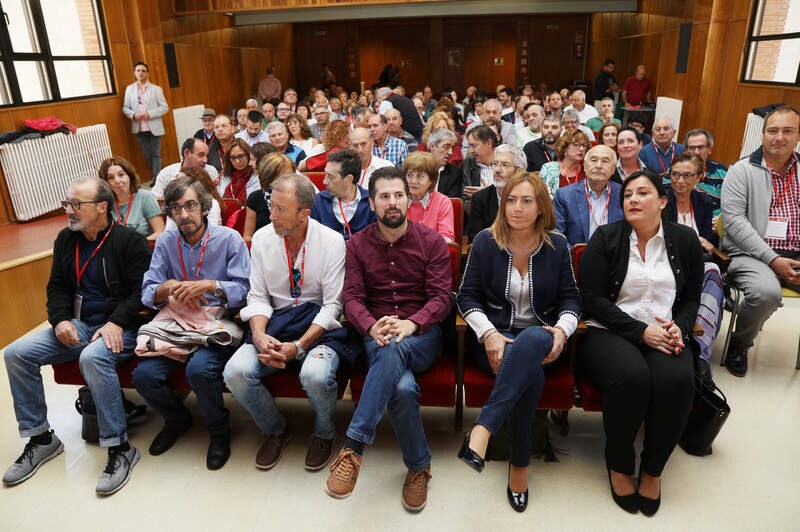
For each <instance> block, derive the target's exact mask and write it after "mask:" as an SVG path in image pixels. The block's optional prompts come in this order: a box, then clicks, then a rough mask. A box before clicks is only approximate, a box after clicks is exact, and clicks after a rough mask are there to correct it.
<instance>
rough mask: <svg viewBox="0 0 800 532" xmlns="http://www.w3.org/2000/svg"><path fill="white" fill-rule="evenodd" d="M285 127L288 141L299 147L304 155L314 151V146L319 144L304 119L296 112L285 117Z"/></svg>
mask: <svg viewBox="0 0 800 532" xmlns="http://www.w3.org/2000/svg"><path fill="white" fill-rule="evenodd" d="M286 129H287V130H288V131H289V137H290V138H289V142H290V143H291V144H292V145H293V146H296V147H297V148H300V149H301V150H303V151H304V152H306V155H308V154H310V153H315V148H316V147H317V146H319V145H320V143H319V141H318V140H317V139H316V138H315V137H314V134H313V132H312V130H311V128H310V127H309V125H308V122H306V119H305V118H303V117H302V116H300V115H299V114H297V113H292V114H290V115H289V117H288V118H287V119H286Z"/></svg>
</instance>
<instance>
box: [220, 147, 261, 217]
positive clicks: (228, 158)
mask: <svg viewBox="0 0 800 532" xmlns="http://www.w3.org/2000/svg"><path fill="white" fill-rule="evenodd" d="M258 188H259V183H258V178H257V177H256V175H255V172H253V167H252V166H250V146H248V145H247V142H245V141H244V140H242V139H233V140H232V141H231V143H230V145H229V146H228V152H227V153H226V154H225V165H224V168H223V170H222V176H220V180H219V191H220V192H221V193H222V197H223V198H234V199H236V200H237V201H238V202H239V204H240V205H244V204H245V202H246V201H247V194H248V190H249V191H250V192H252V191H253V190H257V189H258Z"/></svg>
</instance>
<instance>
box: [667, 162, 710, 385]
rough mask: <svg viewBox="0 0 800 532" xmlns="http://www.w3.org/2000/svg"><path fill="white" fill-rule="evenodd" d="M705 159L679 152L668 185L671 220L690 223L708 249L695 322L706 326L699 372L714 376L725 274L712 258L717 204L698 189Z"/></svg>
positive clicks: (696, 338) (702, 340)
mask: <svg viewBox="0 0 800 532" xmlns="http://www.w3.org/2000/svg"><path fill="white" fill-rule="evenodd" d="M704 170H705V163H704V162H703V159H702V158H701V157H700V156H699V155H696V154H693V153H689V152H683V153H681V154H678V156H676V157H675V158H674V159H673V160H672V163H671V166H670V168H669V179H670V183H669V188H668V189H667V214H668V217H669V221H671V222H673V223H678V224H681V225H685V226H687V227H691V228H692V230H693V231H694V232H695V234H696V235H697V238H698V240H699V241H700V245H701V246H702V248H703V250H704V251H705V256H704V261H705V262H704V272H703V293H702V294H701V295H700V311H699V312H698V314H697V320H696V322H697V323H698V324H699V325H700V327H701V328H702V329H703V334H702V335H701V336H695V338H694V339H695V340H696V341H697V344H698V345H699V347H700V353H699V355H700V358H699V359H698V360H697V364H696V366H697V371H698V373H699V374H700V375H703V376H707V377H711V350H712V349H713V348H714V340H715V339H716V337H717V333H719V328H720V325H722V304H723V297H724V296H723V292H722V274H721V273H720V270H719V266H717V264H716V263H715V262H714V261H713V258H712V252H713V251H714V248H715V247H716V246H717V244H718V242H719V238H718V236H717V234H716V233H715V232H714V230H713V229H712V219H713V217H714V204H713V203H712V201H711V199H710V198H709V197H708V196H707V195H706V194H704V193H703V192H700V191H699V190H696V189H695V186H696V185H697V182H698V181H699V180H700V178H701V177H702V176H703V172H704Z"/></svg>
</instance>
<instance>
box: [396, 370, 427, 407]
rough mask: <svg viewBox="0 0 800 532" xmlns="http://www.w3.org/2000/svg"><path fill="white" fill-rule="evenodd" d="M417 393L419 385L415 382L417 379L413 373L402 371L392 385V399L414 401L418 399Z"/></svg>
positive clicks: (418, 393)
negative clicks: (393, 385) (398, 378)
mask: <svg viewBox="0 0 800 532" xmlns="http://www.w3.org/2000/svg"><path fill="white" fill-rule="evenodd" d="M419 395H420V392H419V385H418V384H417V379H415V378H414V374H413V373H411V372H410V371H406V372H404V373H403V375H402V376H401V377H400V380H398V381H397V384H396V385H395V387H394V397H393V399H394V400H413V401H415V402H416V401H417V400H418V399H419Z"/></svg>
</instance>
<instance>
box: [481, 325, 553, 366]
mask: <svg viewBox="0 0 800 532" xmlns="http://www.w3.org/2000/svg"><path fill="white" fill-rule="evenodd" d="M542 329H544V330H545V331H547V332H549V333H550V334H551V335H552V336H553V347H552V349H550V352H549V353H547V355H546V356H545V357H544V359H542V365H544V364H549V363H550V362H553V361H554V360H555V359H557V358H558V356H559V355H560V354H561V351H563V350H564V345H565V344H566V343H567V333H565V332H564V330H563V329H561V327H548V326H546V325H545V326H543V327H542ZM512 343H514V340H512V339H511V338H508V337H506V336H504V335H503V334H501V333H500V332H499V331H496V330H494V331H492V332H491V333H489V334H488V335H487V336H486V337H485V338H484V341H483V346H484V347H485V348H486V358H488V359H489V366H490V367H491V368H492V371H493V372H494V373H495V375H496V374H497V372H498V371H500V364H501V363H502V362H503V354H504V353H505V349H506V344H512Z"/></svg>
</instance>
